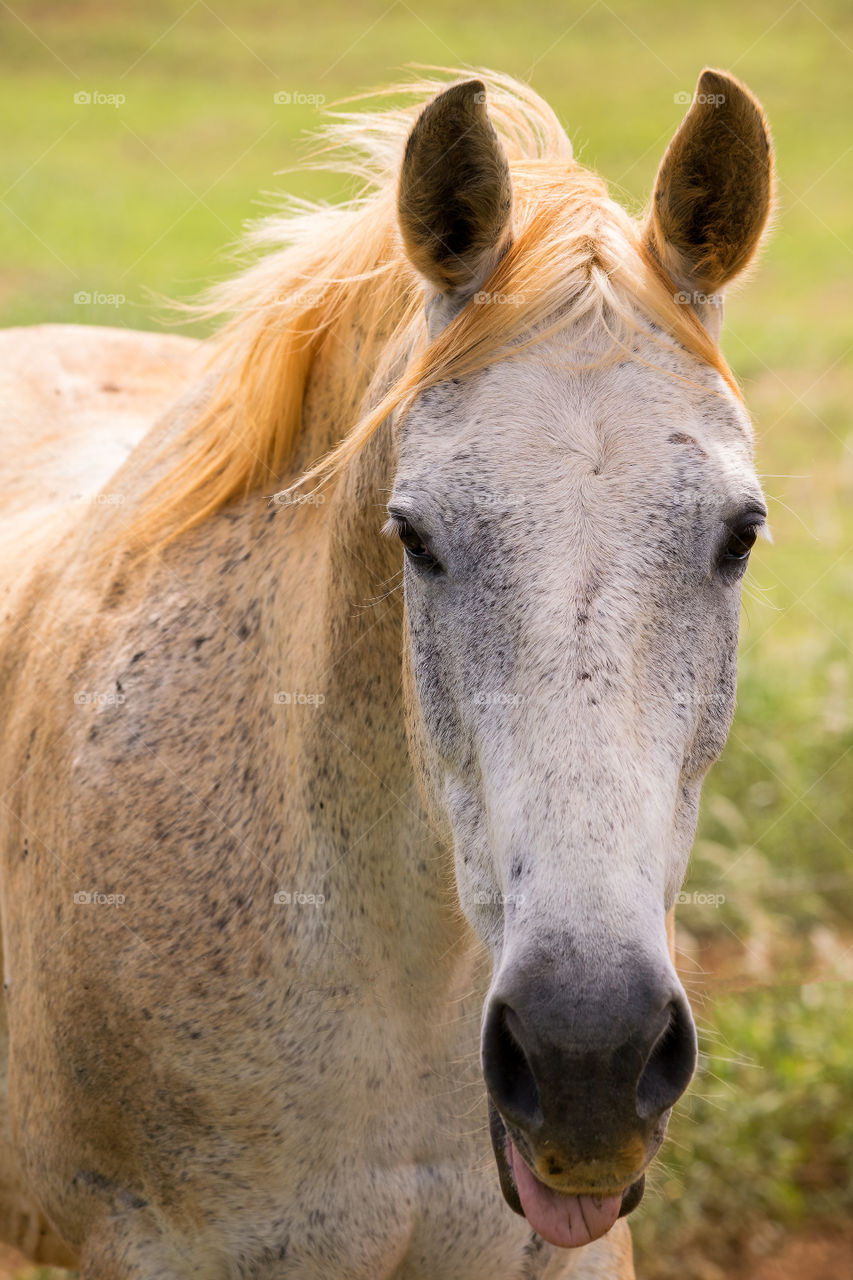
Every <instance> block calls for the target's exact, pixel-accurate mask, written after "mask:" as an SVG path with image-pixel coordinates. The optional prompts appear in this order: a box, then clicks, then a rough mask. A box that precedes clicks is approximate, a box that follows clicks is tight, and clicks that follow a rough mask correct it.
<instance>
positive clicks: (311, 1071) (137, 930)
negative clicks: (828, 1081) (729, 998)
mask: <svg viewBox="0 0 853 1280" xmlns="http://www.w3.org/2000/svg"><path fill="white" fill-rule="evenodd" d="M487 84H488V89H487V87H486V86H487ZM437 90H441V91H439V92H436V91H437ZM424 91H425V93H426V96H427V99H428V100H427V102H426V105H425V106H421V105H420V104H419V105H418V106H417V107H416V108H413V109H406V110H401V109H396V110H392V111H386V112H382V111H380V112H377V113H375V114H373V115H370V116H359V117H347V118H345V119H344V120H343V121H342V123H340V124H339V125H338V126H337V127H336V130H337V135H338V137H339V139H342V140H343V141H344V142H346V143H352V142H355V143H357V144H358V145H359V146H361V148H362V154H363V155H364V154H366V156H367V158H366V159H362V160H360V161H357V162H356V163H355V169H356V171H357V172H359V173H361V174H362V175H367V176H369V177H370V178H371V179H372V180H373V183H374V186H373V188H372V190H371V191H370V192H367V193H365V194H363V195H362V196H361V197H359V198H358V199H357V200H354V201H353V202H351V203H350V204H348V205H345V206H343V207H341V208H336V209H331V210H320V211H313V212H307V213H306V212H304V211H303V212H301V213H296V214H294V215H293V216H291V217H289V218H286V219H284V220H281V219H278V220H273V222H272V224H271V228H270V229H268V230H267V231H266V232H264V233H263V234H264V236H265V237H266V239H267V240H268V241H269V240H275V239H276V238H277V237H279V236H284V237H285V238H286V239H288V240H289V242H290V245H289V247H287V248H284V249H281V248H279V249H277V250H275V251H273V252H270V253H268V254H267V255H266V256H265V257H263V259H262V260H261V261H260V262H259V263H258V264H257V265H256V266H255V267H253V268H251V269H250V270H249V272H248V273H247V274H246V275H244V276H243V277H241V278H240V279H239V280H237V281H235V282H232V283H231V284H230V285H227V286H225V288H224V289H223V290H221V291H220V294H219V296H218V298H217V305H219V304H221V305H224V306H225V307H226V308H227V309H229V310H230V311H231V313H232V316H233V318H232V320H231V322H230V323H229V324H228V325H227V326H226V327H225V329H224V331H223V333H222V335H221V337H220V338H219V340H218V341H217V343H215V344H214V347H213V354H212V364H211V366H210V368H209V369H208V370H207V371H206V372H205V373H204V374H201V375H199V377H198V379H197V381H196V382H195V383H194V384H193V386H192V388H191V389H190V390H189V391H186V392H185V393H184V394H183V395H182V396H181V397H179V398H178V399H177V403H176V404H175V405H174V407H172V408H171V409H169V410H168V412H164V414H163V416H162V417H161V419H160V421H159V422H158V423H157V425H155V426H154V427H152V428H151V429H150V430H147V431H145V433H144V434H143V433H142V424H143V423H144V422H146V421H148V420H153V418H154V417H155V415H156V413H158V412H160V411H165V409H166V406H167V404H168V402H169V401H170V400H171V399H172V398H173V397H174V396H177V393H178V389H179V387H180V386H181V385H183V384H184V383H185V382H187V381H188V380H191V379H190V375H191V371H192V366H193V362H194V361H195V358H196V351H195V346H194V344H192V343H190V342H188V341H183V340H180V339H175V338H169V339H160V338H156V337H154V336H152V335H118V334H115V333H110V332H109V331H92V330H82V329H81V330H77V329H71V330H67V331H63V330H56V329H48V330H43V331H42V330H36V331H17V332H15V331H13V332H11V333H9V334H7V335H5V337H4V338H3V340H2V346H0V358H2V363H0V375H2V380H3V389H4V432H5V440H6V450H5V453H6V456H5V459H4V462H3V495H4V522H3V525H2V542H0V548H2V584H3V589H4V592H5V595H4V620H3V631H2V645H0V671H1V672H2V686H0V687H2V699H3V704H2V705H3V726H4V733H3V754H2V770H1V771H0V772H1V773H2V796H3V804H2V857H3V864H2V865H3V888H2V923H3V935H4V962H5V977H6V983H5V989H6V1011H7V1016H8V1062H9V1073H8V1108H7V1111H8V1125H7V1127H6V1130H5V1138H4V1139H3V1149H2V1157H3V1163H2V1175H3V1177H2V1183H0V1208H2V1213H0V1230H2V1231H3V1233H4V1234H5V1236H6V1238H7V1239H9V1240H10V1241H11V1242H12V1243H16V1244H18V1245H20V1246H22V1247H24V1248H26V1249H27V1250H28V1252H29V1253H30V1256H32V1257H38V1258H41V1259H42V1260H55V1261H59V1262H66V1263H68V1262H71V1261H73V1260H74V1259H75V1258H77V1259H79V1265H80V1267H81V1271H82V1275H83V1276H84V1277H85V1280H142V1278H143V1277H145V1278H146V1280H153V1278H154V1277H158V1278H161V1280H167V1278H169V1280H178V1278H179V1277H180V1278H181V1280H184V1278H189V1277H196V1278H201V1277H204V1280H237V1278H238V1277H241V1278H242V1277H247V1278H248V1277H253V1278H256V1280H272V1278H273V1277H284V1276H288V1277H299V1280H329V1277H341V1278H343V1277H346V1278H347V1280H361V1278H364V1280H392V1278H393V1280H494V1278H496V1277H500V1278H501V1280H522V1278H527V1280H534V1278H536V1280H545V1278H548V1280H558V1278H560V1277H567V1276H572V1277H577V1278H586V1280H590V1278H591V1277H607V1278H608V1280H613V1278H614V1277H617V1278H619V1280H625V1278H626V1277H630V1276H631V1275H633V1269H632V1263H631V1256H630V1254H631V1251H630V1237H629V1234H628V1228H627V1225H626V1223H625V1221H624V1217H625V1215H626V1214H627V1213H628V1212H629V1211H630V1210H631V1209H632V1208H633V1207H634V1206H635V1205H636V1204H637V1203H638V1201H639V1199H640V1197H641V1194H642V1188H643V1177H644V1173H645V1170H646V1168H647V1166H648V1165H649V1163H650V1161H651V1160H652V1159H653V1157H654V1155H655V1153H656V1152H657V1151H658V1149H659V1147H660V1145H661V1142H662V1140H663V1136H664V1131H665V1128H666V1124H667V1120H668V1117H669V1114H670V1109H671V1107H672V1106H673V1104H674V1103H675V1101H676V1100H677V1098H678V1097H679V1096H680V1095H681V1093H682V1092H683V1090H684V1089H685V1088H686V1086H687V1084H688V1081H689V1080H690V1077H691V1074H692V1072H693V1068H694V1062H695V1053H696V1048H695V1032H694V1027H693V1022H692V1019H691V1015H690V1011H689V1008H688V1005H687V1001H686V999H685V995H684V992H683V990H682V987H681V984H680V982H679V980H678V978H677V976H676V973H675V970H674V968H673V964H672V959H671V956H670V952H669V949H668V944H667V913H668V912H669V911H670V910H671V907H672V904H673V901H674V899H675V895H676V893H677V890H678V888H679V885H680V884H681V881H682V877H683V875H684V870H685V865H686V862H687V857H688V852H689V849H690V845H691V841H692V838H693V833H694V827H695V822H696V811H697V805H698V800H699V791H700V787H701V783H702V779H703V777H704V775H705V773H706V771H707V769H708V767H709V765H710V764H711V762H712V761H713V760H714V758H715V757H716V756H717V754H718V753H719V751H720V750H721V748H722V746H723V743H724V740H725V737H726V733H727V729H728V725H729V719H730V715H731V709H732V704H733V698H734V687H735V656H736V644H737V630H738V613H739V603H740V584H741V579H742V575H743V572H744V569H745V567H746V561H747V558H748V555H749V549H750V546H751V545H752V543H753V541H754V540H755V538H756V536H757V534H758V533H759V531H760V530H761V528H762V526H763V524H764V521H765V515H766V513H765V507H764V502H763V499H762V495H761V489H760V486H759V483H758V480H757V478H756V475H755V472H754V469H753V465H752V460H751V452H752V451H751V433H750V427H749V422H748V419H747V416H746V413H745V410H744V407H743V404H742V401H741V397H740V394H739V392H738V390H737V387H736V384H735V382H734V379H733V377H732V375H731V373H730V372H729V370H728V368H727V366H726V364H725V362H724V360H723V358H722V356H721V354H720V351H719V348H718V346H717V335H718V330H719V322H720V296H721V293H722V291H723V290H724V289H725V287H726V286H727V285H728V284H729V282H730V281H731V280H732V279H733V278H734V277H735V276H736V275H737V274H738V273H739V272H740V271H741V270H742V269H743V268H744V267H745V266H746V265H747V263H748V262H749V261H750V260H751V259H752V257H753V256H754V254H755V251H756V248H757V246H758V242H759V239H760V236H761V233H762V229H763V227H764V225H765V222H766V218H767V214H768V209H769V206H770V197H771V182H772V165H771V153H770V145H769V139H768V134H767V130H766V127H765V123H764V119H763V115H762V112H761V109H760V107H759V106H758V105H757V103H756V102H755V100H754V99H753V98H752V96H751V95H750V94H749V93H748V91H747V90H746V89H745V88H744V87H743V86H742V85H740V84H738V83H737V81H735V80H733V79H732V78H731V77H729V76H725V75H723V74H722V73H720V72H711V71H706V72H704V73H703V75H702V77H701V79H700V81H699V86H698V91H697V95H696V97H695V99H694V102H693V104H692V106H691V108H690V110H689V111H688V113H687V115H686V118H685V120H684V122H683V123H682V125H681V127H680V128H679V130H678V132H677V133H676V135H675V138H674V139H673V142H672V143H671V145H670V147H669V149H668V151H667V153H666V156H665V158H664V160H663V163H662V166H661V169H660V172H659V174H658V178H657V183H656V187H655V192H654V202H653V205H652V207H651V211H650V213H649V216H648V218H647V219H646V220H645V221H643V222H635V221H634V220H632V219H631V218H629V217H628V215H627V214H626V213H625V212H624V211H623V210H622V209H621V208H620V207H619V206H618V205H616V204H615V203H613V202H612V201H611V200H610V199H609V197H608V195H607V193H606V189H605V188H604V185H603V184H602V183H601V182H600V180H599V179H597V178H596V177H594V176H593V175H591V174H589V173H588V172H586V171H585V170H583V169H582V168H580V167H579V166H578V165H577V164H576V163H575V162H574V161H573V160H572V158H571V151H570V148H569V145H568V142H567V140H566V137H565V134H564V133H563V131H562V129H561V127H560V126H559V124H558V122H557V121H556V119H555V117H554V116H553V114H552V113H551V112H550V110H549V108H548V107H547V106H546V105H545V104H544V103H543V102H542V101H541V100H540V99H539V98H537V97H536V95H535V94H533V93H532V91H531V90H529V89H527V88H525V87H523V86H521V85H518V84H515V83H514V82H512V81H509V80H507V79H505V78H500V77H490V78H486V77H484V79H483V80H468V81H465V82H461V83H454V84H452V85H451V86H450V87H447V86H446V85H444V86H442V85H440V84H436V83H435V82H433V83H430V84H428V85H426V86H424ZM487 93H488V103H487V100H486V99H487ZM407 138H408V141H406V139H407ZM424 306H425V312H424ZM424 314H425V316H426V319H425V320H424ZM140 435H141V436H142V438H141V440H140V439H139V437H140ZM136 441H139V442H138V443H135V442H136ZM128 450H129V451H130V452H129V456H128V457H127V459H126V461H124V462H123V463H122V464H121V465H118V459H119V456H120V455H121V453H122V451H124V452H125V453H127V451H128ZM318 458H320V459H321V460H320V462H319V463H318V462H317V459H318ZM306 476H307V479H308V480H310V481H311V482H314V487H313V488H309V487H307V486H306V484H305V483H302V484H300V483H299V481H300V477H302V479H303V481H304V480H305V478H306ZM277 490H278V491H281V492H280V493H279V500H278V502H277V503H276V504H275V505H273V506H270V505H269V504H268V503H267V501H266V500H265V495H269V494H270V493H272V492H274V491H277ZM81 495H82V496H83V497H88V498H89V499H90V500H88V501H83V500H81ZM72 497H76V499H77V500H76V501H75V502H71V501H70V498H72ZM66 499H69V500H66ZM384 522H387V523H385V536H383V534H382V532H381V529H382V525H383V523H384ZM401 583H402V587H403V590H402V591H401V590H398V589H397V588H398V587H399V586H400V584H401ZM489 1132H490V1133H491V1144H492V1147H493V1150H494V1159H492V1157H491V1154H490V1152H489V1136H488V1135H489ZM495 1160H496V1162H497V1171H496V1169H495Z"/></svg>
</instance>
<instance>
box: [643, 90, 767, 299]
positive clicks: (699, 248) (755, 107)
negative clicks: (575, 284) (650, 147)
mask: <svg viewBox="0 0 853 1280" xmlns="http://www.w3.org/2000/svg"><path fill="white" fill-rule="evenodd" d="M772 187H773V151H772V147H771V142H770V133H769V130H768V128H767V122H766V120H765V118H764V112H763V111H762V109H761V106H760V104H759V103H758V101H757V100H756V99H755V98H754V97H753V95H752V94H751V93H750V92H749V90H748V89H747V88H746V87H745V86H744V85H742V84H741V83H740V82H739V81H738V80H735V79H734V77H733V76H729V75H725V74H724V73H723V72H722V71H710V70H705V71H703V72H702V74H701V76H700V77H699V83H698V84H697V86H696V94H695V96H694V99H693V104H692V106H691V107H690V110H689V111H688V112H687V115H686V116H685V117H684V119H683V120H682V122H681V126H680V127H679V129H678V132H677V133H676V135H675V137H674V138H673V139H672V142H671V143H670V144H669V147H668V149H667V152H666V155H665V156H664V158H663V161H662V163H661V166H660V169H659V170H658V175H657V180H656V182H655V192H654V202H653V205H652V209H651V212H650V214H649V218H648V222H647V224H646V242H647V244H648V246H649V248H650V249H651V250H652V252H653V253H654V254H655V255H656V257H657V258H658V259H659V260H660V262H661V263H662V265H663V266H664V268H665V269H666V271H667V273H668V274H669V275H670V276H671V277H672V279H673V281H674V282H675V283H676V284H677V285H678V286H679V288H680V290H683V291H684V292H685V294H686V298H685V300H686V301H690V302H692V303H693V305H694V306H696V308H697V310H698V311H699V312H700V314H702V312H703V311H704V310H705V308H706V306H707V305H708V304H710V305H712V306H713V302H714V301H715V300H716V299H717V297H718V295H719V292H720V290H722V289H723V288H725V286H726V285H727V284H728V283H729V281H730V280H732V279H733V278H734V277H735V276H736V275H738V274H739V272H741V271H742V270H743V269H744V267H746V266H747V265H748V263H749V262H750V260H751V259H752V257H753V256H754V254H755V251H756V249H757V247H758V242H759V240H760V238H761V233H762V231H763V230H764V226H765V224H766V222H767V217H768V214H769V212H770V206H771V201H772Z"/></svg>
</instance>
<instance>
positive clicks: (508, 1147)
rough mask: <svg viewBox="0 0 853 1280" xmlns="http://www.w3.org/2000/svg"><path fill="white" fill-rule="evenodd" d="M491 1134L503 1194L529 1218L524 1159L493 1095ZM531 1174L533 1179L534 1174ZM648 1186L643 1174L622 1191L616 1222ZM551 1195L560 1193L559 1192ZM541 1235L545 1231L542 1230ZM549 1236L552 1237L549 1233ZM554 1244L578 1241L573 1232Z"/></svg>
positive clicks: (509, 1203) (635, 1202) (633, 1204)
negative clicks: (521, 1175) (520, 1173)
mask: <svg viewBox="0 0 853 1280" xmlns="http://www.w3.org/2000/svg"><path fill="white" fill-rule="evenodd" d="M489 1133H490V1135H491V1139H492V1147H493V1149H494V1153H495V1162H496V1163H497V1166H498V1179H499V1180H500V1184H501V1191H502V1192H503V1197H504V1199H505V1200H506V1202H507V1204H508V1205H509V1207H510V1209H512V1211H513V1212H514V1213H517V1214H519V1215H520V1216H521V1217H522V1218H524V1217H527V1216H528V1215H527V1214H525V1212H524V1208H523V1206H522V1203H521V1196H520V1195H519V1190H518V1182H517V1179H516V1174H515V1172H514V1168H513V1166H514V1164H515V1163H516V1162H517V1161H520V1157H519V1156H518V1153H517V1151H515V1149H514V1147H513V1142H512V1139H511V1137H510V1135H509V1133H508V1132H507V1128H506V1125H505V1124H504V1122H503V1120H502V1118H501V1115H500V1112H499V1111H498V1109H497V1107H496V1106H495V1104H494V1103H493V1102H492V1100H491V1098H489ZM528 1176H529V1177H530V1178H531V1179H532V1175H528ZM645 1186H646V1175H645V1174H641V1175H640V1177H639V1178H637V1180H636V1181H635V1182H632V1183H631V1185H630V1186H629V1187H626V1188H625V1190H624V1191H623V1192H622V1199H621V1204H620V1205H619V1207H618V1212H617V1213H615V1215H614V1219H613V1220H614V1221H615V1220H616V1219H617V1218H624V1217H626V1216H627V1215H628V1214H629V1213H631V1212H633V1210H634V1209H636V1207H637V1205H638V1204H639V1203H640V1201H641V1200H642V1198H643V1192H644V1190H645ZM551 1194H552V1195H554V1196H556V1194H557V1193H551ZM581 1198H582V1199H584V1200H586V1199H587V1197H576V1196H567V1197H566V1201H567V1204H568V1202H569V1201H570V1200H571V1201H577V1200H579V1199H581ZM531 1225H532V1224H531ZM610 1225H611V1226H612V1223H610ZM606 1230H609V1227H605V1228H604V1230H603V1231H600V1232H598V1234H604V1233H605V1231H606ZM540 1234H542V1232H540ZM546 1238H548V1237H547V1235H546ZM591 1238H595V1236H592V1237H591ZM552 1243H555V1244H560V1245H563V1246H564V1247H571V1245H572V1244H573V1243H574V1240H573V1239H572V1238H571V1233H568V1234H567V1235H566V1236H565V1237H564V1238H560V1239H554V1240H552ZM577 1243H578V1244H579V1245H580V1244H585V1243H588V1240H586V1239H584V1238H583V1237H581V1238H579V1239H577Z"/></svg>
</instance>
